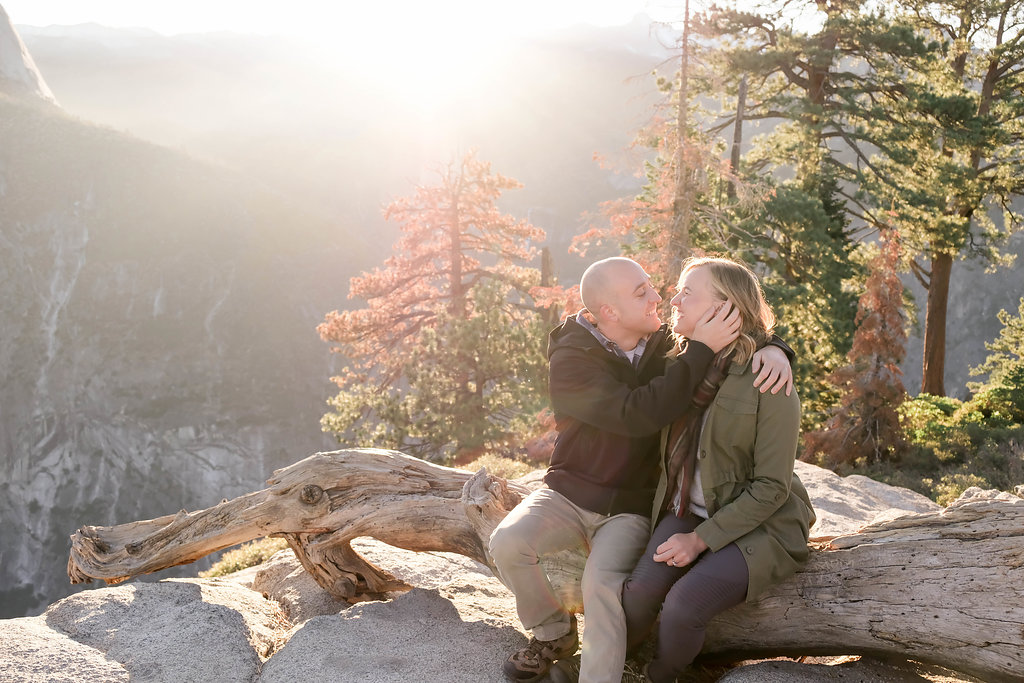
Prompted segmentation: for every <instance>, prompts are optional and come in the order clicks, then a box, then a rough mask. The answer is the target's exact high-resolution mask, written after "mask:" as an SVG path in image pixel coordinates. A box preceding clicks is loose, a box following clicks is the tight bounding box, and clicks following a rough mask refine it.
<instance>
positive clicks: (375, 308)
mask: <svg viewBox="0 0 1024 683" xmlns="http://www.w3.org/2000/svg"><path fill="white" fill-rule="evenodd" d="M440 176H441V182H440V184H439V185H438V186H435V187H428V188H423V187H421V188H418V189H417V191H416V193H415V194H414V195H413V196H412V197H409V198H404V199H399V200H397V201H396V202H394V203H392V205H391V206H390V207H388V209H387V211H386V215H388V216H389V217H390V218H392V219H394V220H397V221H399V222H401V223H402V226H401V230H402V236H401V237H400V239H399V241H398V242H397V243H396V245H395V254H394V256H392V257H391V258H389V259H388V260H387V261H386V262H385V266H384V267H383V268H378V269H376V270H374V271H372V272H369V273H364V274H363V275H361V276H359V277H357V278H353V279H352V289H351V294H350V296H353V297H360V298H363V299H365V300H366V302H367V305H366V307H365V308H362V309H357V310H353V311H345V312H342V313H339V312H337V311H334V312H332V313H329V314H328V315H327V317H326V319H325V322H324V323H323V324H321V325H320V327H319V328H318V329H319V331H320V335H321V337H322V338H323V339H324V340H325V341H328V342H332V343H334V344H337V346H336V347H335V348H334V349H332V350H334V351H338V352H340V353H343V354H344V355H345V356H346V357H347V359H348V361H349V365H348V366H347V367H346V368H344V369H343V370H342V372H341V373H340V374H339V375H338V376H337V377H335V378H333V379H334V381H335V382H336V383H337V385H338V387H339V389H340V391H339V393H338V394H337V396H335V397H334V398H332V399H330V400H329V401H328V404H329V405H330V406H331V408H332V409H333V411H332V412H329V413H327V414H326V415H324V417H323V419H322V420H321V425H322V427H323V429H324V430H325V431H328V432H333V433H334V434H336V435H337V436H338V438H339V439H340V440H344V441H346V442H348V443H352V444H354V445H358V446H377V447H388V448H394V449H398V450H402V451H405V452H407V453H410V454H412V455H416V456H420V457H424V458H428V459H431V460H435V461H441V462H451V461H452V460H453V459H455V457H456V456H458V458H459V459H460V460H464V459H466V458H467V457H472V456H473V455H475V454H478V453H481V452H494V453H510V452H512V451H513V450H516V449H517V447H518V444H519V443H520V442H521V441H523V440H525V437H526V436H527V435H528V434H530V433H532V431H533V430H534V426H535V425H534V423H535V416H536V415H537V414H538V413H539V412H540V410H541V409H542V408H543V407H544V405H545V403H546V397H547V363H546V360H545V357H544V353H543V349H544V339H545V332H546V329H545V322H544V321H545V318H544V316H543V314H542V313H543V312H542V311H541V309H540V308H538V306H536V305H535V304H534V303H533V300H532V299H531V296H530V294H529V292H530V290H531V288H533V287H536V286H537V285H539V284H540V273H539V271H537V270H536V269H533V268H529V267H527V266H525V265H523V264H525V263H528V262H529V261H530V260H532V258H533V257H534V256H535V255H536V252H535V250H534V249H533V247H532V246H531V240H534V239H541V238H543V236H544V233H543V231H541V230H540V229H539V228H536V227H534V226H532V225H529V224H528V223H526V222H523V221H517V220H515V219H513V218H511V217H510V216H506V215H503V214H501V213H500V212H499V211H498V209H497V207H496V206H495V201H496V200H497V198H498V197H499V196H500V194H501V192H502V191H503V190H505V189H509V188H514V187H518V183H516V182H515V181H513V180H511V179H508V178H504V177H502V176H500V175H496V174H493V173H491V171H490V166H489V165H488V164H485V163H483V162H480V161H477V160H476V159H475V158H474V157H473V155H472V154H469V155H467V157H466V158H465V159H464V160H463V161H462V162H461V163H458V164H454V163H453V164H450V165H449V166H448V167H447V168H446V169H444V170H442V172H441V174H440Z"/></svg>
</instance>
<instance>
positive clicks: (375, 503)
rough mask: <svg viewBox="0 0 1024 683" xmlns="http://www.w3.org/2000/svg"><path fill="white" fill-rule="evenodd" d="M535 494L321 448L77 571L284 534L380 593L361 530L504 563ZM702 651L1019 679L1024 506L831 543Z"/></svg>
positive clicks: (309, 565) (108, 572)
mask: <svg viewBox="0 0 1024 683" xmlns="http://www.w3.org/2000/svg"><path fill="white" fill-rule="evenodd" d="M972 491H974V492H976V491H977V490H972ZM528 492H529V488H528V487H526V486H525V485H523V484H520V483H517V482H512V481H506V480H504V479H501V478H500V477H492V476H490V475H488V474H487V473H486V471H484V470H481V471H479V472H477V473H475V474H474V473H470V472H466V471H462V470H455V469H451V468H447V467H441V466H438V465H433V464H431V463H428V462H425V461H422V460H418V459H416V458H412V457H409V456H406V455H403V454H401V453H397V452H394V451H383V450H373V449H357V450H344V451H335V452H331V453H317V454H316V455H313V456H310V457H309V458H306V459H305V460H302V461H300V462H298V463H296V464H294V465H292V466H290V467H287V468H285V469H282V470H278V471H277V472H275V473H274V476H273V477H272V478H271V479H270V480H269V481H268V482H267V488H265V489H263V490H261V491H257V492H254V493H250V494H247V495H245V496H241V497H239V498H236V499H234V500H230V501H228V500H225V501H222V502H221V503H220V504H219V505H216V506H214V507H211V508H208V509H206V510H200V511H197V512H191V513H190V512H186V511H184V510H182V511H181V512H179V513H178V514H177V515H168V516H166V517H161V518H159V519H154V520H145V521H139V522H131V523H129V524H123V525H118V526H114V527H93V526H85V527H82V528H80V529H79V530H78V531H77V532H76V533H75V534H74V535H72V537H71V539H72V547H71V554H70V557H69V560H68V576H69V577H70V579H71V581H72V583H79V582H83V581H90V580H92V579H102V580H104V581H106V582H107V583H118V582H121V581H124V580H126V579H130V578H132V577H135V576H139V575H141V574H145V573H149V572H154V571H158V570H160V569H164V568H167V567H171V566H175V565H179V564H185V563H188V562H193V561H195V560H196V559H198V558H200V557H203V556H204V555H207V554H209V553H211V552H214V551H216V550H220V549H222V548H226V547H229V546H232V545H235V544H238V543H241V542H244V541H249V540H252V539H255V538H259V537H262V536H268V535H278V536H284V537H285V538H286V539H287V540H288V543H289V545H291V547H292V549H293V550H294V551H295V553H296V555H297V556H298V558H299V559H300V561H301V562H302V564H303V566H304V567H305V568H306V569H307V571H309V572H310V573H311V574H312V576H313V577H314V578H315V579H316V581H317V582H318V583H319V584H320V585H321V586H323V587H324V588H325V589H326V590H328V591H329V592H330V593H332V594H333V595H334V596H335V597H338V598H342V599H345V600H349V601H353V602H354V601H357V600H361V599H368V598H377V597H380V596H381V595H382V594H385V593H387V592H391V591H398V590H404V589H407V588H409V586H407V585H406V584H404V583H402V582H401V581H399V580H397V579H396V578H395V577H394V576H392V575H391V574H389V573H388V572H386V571H383V570H381V569H380V568H378V567H375V566H374V565H372V564H370V563H369V562H367V561H365V560H364V559H363V558H361V557H360V556H359V555H358V554H357V553H356V552H355V551H354V550H353V549H352V548H351V546H350V541H351V540H352V539H354V538H357V537H360V536H371V537H373V538H376V539H378V540H381V541H384V542H385V543H388V544H390V545H394V546H397V547H400V548H405V549H408V550H415V551H446V552H455V553H460V554H462V555H465V556H467V557H470V558H473V559H475V560H478V561H480V562H483V563H485V564H487V565H488V566H491V568H492V571H493V565H492V564H491V561H490V557H489V555H488V552H487V539H488V537H489V536H490V533H491V531H492V530H493V529H494V527H495V526H497V524H498V522H500V521H501V519H502V518H503V517H504V516H505V514H507V513H508V511H510V510H511V509H512V508H513V507H515V505H516V504H517V503H518V502H519V501H520V500H521V499H522V498H523V497H524V496H525V495H526V494H527V493H528ZM584 562H585V558H584V557H583V556H582V555H580V554H578V553H572V552H566V553H562V554H560V555H557V556H553V557H550V558H547V559H546V560H545V561H544V565H545V567H546V568H547V570H548V573H549V576H550V577H551V579H552V584H553V585H554V586H555V588H556V590H557V591H558V592H559V594H560V595H561V596H562V598H563V600H564V602H565V604H566V605H567V606H568V607H569V608H570V609H571V610H573V611H582V601H581V598H580V592H579V577H580V576H581V574H582V568H583V564H584ZM703 652H704V653H705V654H708V655H713V656H716V657H725V658H730V659H741V658H750V657H754V656H764V655H780V654H854V653H861V654H871V655H875V656H883V657H884V656H889V657H892V656H895V657H902V658H912V659H917V660H920V661H926V662H933V663H936V664H940V665H943V666H947V667H950V668H953V669H957V670H959V671H963V672H965V673H969V674H972V675H975V676H978V677H980V678H983V679H984V680H990V681H1004V680H1005V681H1011V680H1016V681H1019V680H1022V675H1021V672H1022V671H1024V499H1021V498H1019V497H1017V496H1013V495H1010V494H1005V493H1003V494H997V493H996V492H977V493H975V495H973V496H967V495H965V496H964V497H961V499H960V500H958V501H957V502H956V503H954V504H952V505H950V506H949V507H948V508H946V509H945V510H943V511H941V512H937V513H927V514H910V515H905V516H903V517H899V518H897V519H895V520H892V521H889V522H884V523H880V524H875V525H871V526H867V527H864V528H863V529H861V530H860V531H859V532H858V533H856V534H852V535H846V536H839V537H836V538H832V539H828V540H825V541H823V542H821V543H819V544H818V545H817V547H816V548H815V551H814V552H813V553H812V556H811V559H810V561H809V562H808V564H807V565H806V566H805V567H804V568H803V569H802V570H801V571H800V572H798V573H797V574H796V575H795V576H794V577H792V578H790V579H788V580H786V581H784V582H782V583H781V584H778V585H777V586H775V587H773V588H772V589H771V590H769V591H768V592H767V593H766V594H765V595H763V596H761V597H760V598H759V600H758V601H757V602H755V603H748V604H745V605H741V606H739V607H737V608H734V609H732V610H729V611H728V612H726V613H724V614H722V615H720V616H719V617H718V618H716V619H715V620H714V621H713V622H712V624H711V627H710V630H709V632H708V638H707V641H706V643H705V647H704V650H703Z"/></svg>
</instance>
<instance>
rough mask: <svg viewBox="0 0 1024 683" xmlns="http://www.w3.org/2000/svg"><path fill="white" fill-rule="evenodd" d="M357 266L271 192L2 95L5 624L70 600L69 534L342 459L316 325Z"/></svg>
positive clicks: (352, 244)
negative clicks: (323, 459)
mask: <svg viewBox="0 0 1024 683" xmlns="http://www.w3.org/2000/svg"><path fill="white" fill-rule="evenodd" d="M365 253H366V249H365V245H364V242H363V241H362V239H361V238H360V237H359V236H358V235H357V234H352V233H346V232H345V230H344V228H343V226H337V225H329V224H328V223H327V222H326V221H324V220H322V219H321V218H318V217H317V216H315V215H313V214H310V213H309V212H307V211H304V210H303V209H302V208H301V207H297V206H294V205H292V204H290V203H289V202H287V201H286V200H285V199H284V198H281V197H279V196H277V195H276V194H275V192H274V191H273V190H272V188H265V187H259V186H255V185H254V184H253V182H252V181H250V180H245V179H244V178H242V177H240V176H238V175H236V174H234V173H231V172H228V171H226V170H223V169H220V168H217V167H215V166H211V165H209V164H205V163H200V162H198V161H195V160H193V159H191V158H189V157H187V156H185V155H183V154H181V153H177V152H174V151H171V150H168V149H165V148H161V147H158V146H155V145H152V144H149V143H145V142H141V141H139V140H137V139H134V138H132V137H130V136H127V135H124V134H121V133H117V132H114V131H111V130H109V129H104V128H101V127H97V126H93V125H89V124H85V123H82V122H79V121H76V120H74V119H72V118H71V117H69V116H67V115H66V114H64V113H63V112H62V111H61V110H60V109H58V108H55V107H52V106H44V105H42V104H34V103H32V102H30V101H28V100H25V99H22V98H18V99H15V98H12V97H10V96H7V95H0V291H2V292H3V297H2V300H0V330H2V333H0V377H2V385H0V519H3V524H2V525H0V616H13V615H20V614H24V613H26V612H29V613H34V612H36V611H38V610H40V609H41V608H42V607H44V606H45V605H46V604H47V603H49V602H51V601H52V600H54V599H56V598H59V597H61V596H62V595H66V594H68V593H70V592H71V588H70V586H69V585H68V583H67V578H66V576H65V575H64V565H65V562H66V559H67V547H68V536H69V534H70V533H71V532H72V531H74V530H75V528H76V526H77V525H80V524H111V523H114V522H118V521H124V520H126V519H138V518H150V517H154V516H158V515H161V514H166V513H167V512H173V511H175V510H177V509H179V508H180V507H182V506H186V507H188V506H208V505H210V504H213V503H216V502H217V501H219V500H220V499H221V498H223V497H232V496H236V495H238V494H239V493H241V492H243V491H248V490H251V489H253V488H258V487H259V486H260V485H261V484H262V482H263V480H264V479H265V478H266V477H267V476H269V474H270V473H271V472H272V470H273V469H275V468H276V467H280V466H281V465H283V464H287V463H290V462H292V461H293V460H294V459H296V458H297V457H299V456H305V455H307V454H308V453H309V452H311V451H315V450H320V449H323V448H324V447H326V446H330V445H331V444H332V443H333V442H332V441H330V440H328V439H327V438H326V437H324V436H323V435H322V434H321V433H320V428H319V422H318V420H319V417H320V415H321V414H322V413H323V412H324V410H325V406H324V403H323V401H324V399H325V398H326V397H327V396H328V395H329V394H330V393H331V391H330V390H331V389H332V388H333V386H332V385H331V384H330V383H329V381H328V377H329V376H330V374H331V368H330V366H329V363H330V359H329V357H328V356H329V354H328V351H327V348H326V345H324V344H323V343H322V342H321V341H320V339H319V337H318V336H317V334H316V332H315V329H314V328H315V325H316V324H317V322H319V320H321V319H322V315H323V312H324V311H325V310H330V309H332V308H335V307H337V306H339V305H344V301H345V296H346V294H347V288H348V278H349V277H350V276H351V275H352V274H354V273H356V272H358V271H359V270H361V269H363V268H366V267H367V266H368V261H367V258H366V256H365Z"/></svg>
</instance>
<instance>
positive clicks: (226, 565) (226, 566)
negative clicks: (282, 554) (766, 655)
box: [199, 536, 288, 579]
mask: <svg viewBox="0 0 1024 683" xmlns="http://www.w3.org/2000/svg"><path fill="white" fill-rule="evenodd" d="M287 547H288V542H287V541H285V540H284V539H283V538H271V537H269V536H267V537H265V538H260V539H257V540H255V541H252V542H250V543H243V544H242V545H240V546H238V547H237V548H234V549H233V550H229V551H227V552H226V553H224V554H223V555H222V556H221V558H220V559H219V560H218V561H217V562H215V563H214V564H213V566H212V567H210V568H209V569H207V570H206V571H203V572H199V576H200V577H202V578H204V579H212V578H214V577H215V576H225V575H227V574H233V573H235V572H237V571H241V570H243V569H247V568H248V567H255V566H256V565H259V564H263V563H264V562H266V561H267V560H269V559H270V558H271V557H273V556H274V554H275V553H277V552H279V551H281V550H285V549H286V548H287Z"/></svg>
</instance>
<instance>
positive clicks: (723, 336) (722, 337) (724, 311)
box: [690, 301, 742, 353]
mask: <svg viewBox="0 0 1024 683" xmlns="http://www.w3.org/2000/svg"><path fill="white" fill-rule="evenodd" d="M741 323H742V320H741V319H740V312H739V310H738V309H737V308H736V307H735V306H733V305H732V304H731V303H729V302H728V301H726V302H723V303H722V304H719V305H718V306H712V307H711V308H709V309H708V310H706V311H704V315H702V316H701V317H700V320H698V321H697V324H696V325H695V326H694V328H693V334H691V335H690V339H693V340H695V341H699V342H701V343H702V344H705V345H706V346H707V347H708V348H709V349H711V350H712V351H714V352H715V353H718V352H719V351H721V350H722V349H724V348H725V347H726V346H728V345H729V344H732V343H733V342H734V341H736V338H737V337H739V336H740V324H741Z"/></svg>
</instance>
